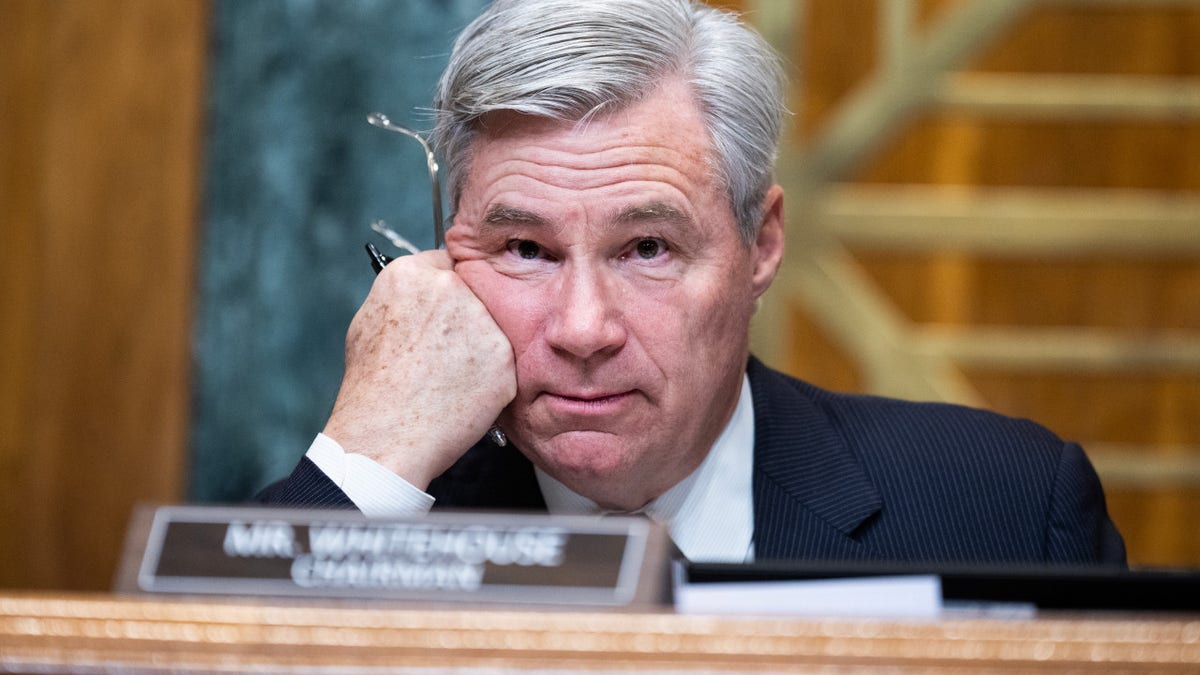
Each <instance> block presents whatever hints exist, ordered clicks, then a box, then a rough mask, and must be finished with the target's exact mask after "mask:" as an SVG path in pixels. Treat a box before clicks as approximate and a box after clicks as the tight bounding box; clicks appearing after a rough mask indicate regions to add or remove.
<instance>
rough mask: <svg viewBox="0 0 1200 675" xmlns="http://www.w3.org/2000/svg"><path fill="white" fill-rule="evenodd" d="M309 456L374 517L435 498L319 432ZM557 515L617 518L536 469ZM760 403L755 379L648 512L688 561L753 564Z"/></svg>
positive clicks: (420, 507)
mask: <svg viewBox="0 0 1200 675" xmlns="http://www.w3.org/2000/svg"><path fill="white" fill-rule="evenodd" d="M307 456H308V458H309V459H310V460H312V462H313V463H314V464H316V465H317V467H318V468H320V469H321V471H322V472H324V473H325V475H326V476H328V477H329V478H330V479H331V480H332V481H333V482H334V483H335V484H337V486H338V487H339V488H341V490H342V492H344V493H346V496H347V497H349V498H350V501H352V502H354V505H355V506H357V507H358V508H359V510H360V511H362V512H363V513H364V514H365V515H367V516H372V517H388V516H391V517H407V516H417V515H423V514H425V513H427V512H428V511H429V509H430V508H432V506H433V502H434V499H433V497H431V496H430V495H428V494H426V493H425V492H424V491H422V490H419V489H418V488H416V487H415V486H414V485H412V484H411V483H409V482H408V481H406V480H404V479H403V478H401V477H399V476H397V475H396V474H394V473H392V472H391V471H388V470H387V469H385V468H384V467H383V466H382V465H380V464H378V463H376V462H375V461H373V460H371V459H369V458H368V457H365V456H363V455H359V454H355V453H348V452H345V451H344V450H343V449H342V447H341V445H339V444H338V443H337V441H335V440H333V439H332V438H329V437H328V436H325V435H324V434H318V435H317V438H316V440H314V441H313V443H312V445H311V446H310V447H309V449H308V453H307ZM534 470H535V472H536V474H537V480H538V485H539V486H540V487H541V489H542V495H543V496H544V497H545V499H546V508H547V510H548V511H549V512H550V513H552V514H569V515H596V516H597V517H601V516H605V515H611V512H606V511H604V510H603V509H601V508H600V507H599V506H598V505H597V504H596V503H595V502H593V501H592V500H590V499H588V498H587V497H584V496H582V495H580V494H578V493H576V492H573V491H572V490H570V489H569V488H567V487H566V486H565V485H563V484H562V483H560V482H558V481H557V480H555V479H554V478H551V477H550V476H549V475H547V474H546V473H545V472H543V471H542V470H540V469H536V468H535V469H534ZM753 474H754V404H753V401H752V400H751V396H750V380H749V378H747V377H745V376H743V378H742V391H741V395H740V396H739V397H738V403H737V407H736V408H735V409H734V411H733V416H732V417H730V419H729V423H728V424H726V425H725V429H724V430H722V431H721V435H720V436H718V437H717V441H716V443H714V444H713V447H712V449H711V450H710V451H709V453H708V456H707V457H705V459H704V461H703V462H701V464H700V466H699V467H697V468H696V470H695V471H693V472H692V473H691V474H690V475H688V476H687V477H686V478H684V479H683V480H682V481H680V482H679V483H677V484H675V486H674V487H672V488H671V489H669V490H667V491H666V492H664V493H663V494H661V495H659V496H658V497H657V498H656V499H654V500H653V501H651V502H650V503H649V504H648V505H646V507H645V508H644V509H642V510H641V513H645V514H646V515H647V516H648V517H649V518H651V519H652V520H654V521H655V522H657V523H660V524H662V525H663V526H665V527H666V528H667V529H668V530H669V531H670V533H671V538H672V539H673V540H674V541H675V545H676V546H677V547H679V550H680V552H682V553H683V555H685V556H686V557H687V558H688V560H692V561H696V562H699V561H703V562H750V561H753V559H754V542H753V538H754V496H753V493H754V490H753Z"/></svg>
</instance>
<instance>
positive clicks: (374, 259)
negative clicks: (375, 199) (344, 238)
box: [367, 242, 508, 448]
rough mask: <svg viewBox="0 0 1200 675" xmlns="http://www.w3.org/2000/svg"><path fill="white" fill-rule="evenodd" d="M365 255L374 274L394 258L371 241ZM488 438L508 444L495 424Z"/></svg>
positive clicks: (505, 437) (501, 443) (497, 442)
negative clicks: (382, 251) (368, 257)
mask: <svg viewBox="0 0 1200 675" xmlns="http://www.w3.org/2000/svg"><path fill="white" fill-rule="evenodd" d="M367 255H368V256H370V257H371V269H373V270H375V274H376V276H378V275H379V273H380V272H382V271H383V268H384V267H386V266H387V264H388V263H390V262H392V261H393V260H395V258H392V257H389V256H386V255H384V254H383V253H380V251H379V249H377V248H375V244H372V243H371V242H367ZM488 438H491V439H492V442H493V443H495V444H496V445H498V446H500V447H502V448H503V447H504V446H506V445H508V437H507V436H505V435H504V432H503V431H501V430H500V427H498V426H496V425H495V424H493V425H492V428H491V429H488Z"/></svg>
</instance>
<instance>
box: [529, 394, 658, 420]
mask: <svg viewBox="0 0 1200 675" xmlns="http://www.w3.org/2000/svg"><path fill="white" fill-rule="evenodd" d="M634 393H635V390H627V391H620V392H553V391H547V392H544V393H543V394H542V397H543V398H544V399H545V404H546V405H547V406H549V407H550V409H551V410H553V411H555V412H557V413H561V414H568V415H587V416H592V415H611V414H614V413H617V412H620V411H621V410H623V409H624V408H625V407H626V406H628V405H630V404H631V403H632V401H633V397H634Z"/></svg>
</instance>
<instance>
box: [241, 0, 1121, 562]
mask: <svg viewBox="0 0 1200 675" xmlns="http://www.w3.org/2000/svg"><path fill="white" fill-rule="evenodd" d="M782 100H783V96H782V87H781V77H780V69H779V66H778V64H777V61H776V58H775V57H774V55H773V54H772V52H771V50H770V49H769V48H768V47H767V46H766V45H765V44H764V43H763V42H762V40H761V39H760V38H759V37H758V36H757V35H756V34H755V33H753V32H752V31H750V30H749V29H747V28H745V27H744V26H743V25H742V24H740V23H739V22H738V21H737V20H736V19H735V18H734V17H733V16H731V15H729V14H727V13H723V12H720V11H717V10H715V9H712V8H709V7H706V6H704V5H702V4H700V3H696V2H689V1H688V0H607V1H605V2H595V1H594V0H498V1H497V2H495V3H494V4H493V5H492V6H491V7H490V8H489V9H488V10H487V11H486V12H485V13H484V14H483V15H482V16H481V17H480V18H479V19H477V20H476V21H475V22H474V23H472V24H471V25H470V26H469V27H468V28H467V29H466V30H465V31H464V32H463V33H462V35H461V36H460V37H459V39H458V41H457V42H456V44H455V48H454V52H453V54H452V56H451V61H450V64H449V66H448V67H447V70H446V72H445V74H444V75H443V78H442V80H441V82H440V84H439V89H438V94H437V100H436V101H435V109H436V114H437V129H436V134H435V141H436V145H437V147H438V148H439V149H440V151H441V153H442V155H443V158H444V163H445V164H446V165H447V167H448V170H449V185H450V200H451V204H452V207H453V213H454V215H453V223H452V226H451V227H450V229H449V230H448V232H447V236H446V249H445V251H431V252H427V253H422V254H419V255H415V256H411V257H407V258H403V259H401V260H398V261H396V262H395V263H393V264H391V265H389V266H388V267H387V268H385V270H384V272H383V273H382V274H380V275H379V278H378V279H377V281H376V283H375V286H374V287H373V289H372V290H371V293H370V295H369V296H368V298H367V300H366V301H365V303H364V304H363V306H362V308H361V310H360V311H359V313H358V315H357V316H356V317H355V319H354V321H353V323H352V324H351V327H350V332H349V336H348V338H347V347H346V374H345V379H344V380H343V382H342V388H341V390H340V392H339V395H338V399H337V403H336V404H335V406H334V410H333V413H332V415H331V417H330V419H329V422H328V424H327V425H326V427H325V431H324V433H323V434H322V435H321V436H320V437H318V439H317V440H316V442H314V444H313V446H312V448H310V450H309V453H308V455H307V456H306V458H305V459H304V460H303V461H302V462H301V464H300V466H299V467H298V468H297V470H296V472H294V473H293V474H292V476H291V477H290V478H288V479H286V480H285V481H282V482H281V483H279V484H276V485H274V486H272V487H271V488H269V489H268V490H267V491H265V492H264V493H263V495H261V497H262V499H263V500H265V501H269V502H274V503H293V504H295V503H299V504H309V505H318V504H329V505H342V506H357V507H358V508H360V509H362V510H363V511H364V512H366V513H368V514H369V515H370V514H378V515H385V514H401V513H414V512H423V511H424V510H427V509H429V508H430V507H431V506H433V505H434V503H435V502H436V504H437V505H438V506H439V507H443V506H450V507H473V508H477V507H490V508H504V509H516V508H541V509H548V510H549V511H551V512H557V513H579V512H591V513H596V512H633V511H642V512H645V513H647V514H648V515H650V517H652V518H655V519H656V520H659V521H661V522H663V523H664V524H666V525H667V526H668V527H669V528H670V530H671V534H672V536H673V538H674V539H675V540H676V543H677V544H678V546H679V547H680V549H681V551H682V552H683V553H684V554H685V555H687V556H688V557H689V558H690V559H693V560H710V561H745V560H752V559H765V558H820V559H881V560H883V559H885V560H907V561H957V562H968V561H989V562H1003V561H1022V562H1058V563H1082V562H1095V561H1105V562H1110V563H1119V564H1120V563H1123V562H1124V548H1123V544H1122V542H1121V539H1120V535H1119V534H1118V533H1117V532H1116V529H1115V528H1114V527H1113V526H1112V523H1111V521H1110V520H1109V519H1108V516H1107V514H1106V513H1105V507H1104V498H1103V494H1102V492H1101V490H1100V486H1099V483H1098V481H1097V479H1096V476H1095V473H1094V471H1093V470H1092V468H1091V466H1090V465H1089V464H1088V462H1087V460H1086V458H1084V456H1083V454H1082V451H1081V450H1080V449H1079V447H1078V446H1077V445H1074V444H1070V443H1064V442H1062V441H1061V440H1059V439H1057V438H1055V437H1054V436H1053V435H1052V434H1050V433H1049V432H1047V431H1045V430H1044V429H1042V428H1040V427H1037V426H1036V425H1033V424H1031V423H1028V422H1023V421H1017V420H1010V419H1007V418H1002V417H999V416H996V415H992V414H990V413H985V412H982V411H976V410H968V409H963V408H956V407H951V406H933V405H920V404H912V403H903V402H899V401H889V400H882V399H874V398H869V397H855V396H844V395H836V394H832V393H830V392H825V391H823V390H820V389H817V388H815V387H812V386H811V385H808V384H806V383H803V382H799V381H797V380H793V379H790V378H787V377H785V376H783V375H780V374H778V373H775V372H773V371H771V370H769V369H767V368H765V367H764V366H762V365H761V364H760V363H758V362H757V361H755V360H754V359H752V358H750V356H749V346H748V344H749V341H748V331H749V323H750V318H751V315H752V314H753V312H754V308H755V304H756V301H757V299H758V298H759V296H760V295H761V294H762V293H763V292H765V291H766V290H767V288H768V286H769V285H770V283H771V281H772V279H773V277H774V275H775V273H776V270H777V269H778V267H779V264H780V260H781V258H782V255H783V193H782V190H781V189H780V187H779V186H778V185H776V184H774V182H773V180H772V165H773V161H774V156H775V149H776V143H777V139H778V135H779V129H780V119H781V117H782V113H783V105H782ZM493 421H498V423H499V426H500V427H501V428H502V429H503V431H504V432H505V433H506V434H507V436H508V438H509V439H510V440H511V445H510V446H509V447H506V448H500V447H497V446H495V445H493V444H492V443H491V442H490V441H486V440H485V441H480V440H479V439H480V438H481V437H483V436H484V434H485V432H486V431H487V429H488V427H489V426H490V425H491V424H492V423H493Z"/></svg>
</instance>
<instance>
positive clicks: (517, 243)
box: [508, 239, 542, 260]
mask: <svg viewBox="0 0 1200 675" xmlns="http://www.w3.org/2000/svg"><path fill="white" fill-rule="evenodd" d="M508 250H510V251H512V252H513V253H516V254H517V255H519V256H521V257H522V258H524V259H525V260H537V259H538V258H539V257H541V255H542V247H541V246H539V245H538V243H537V242H536V241H530V240H528V239H514V240H513V241H510V242H508Z"/></svg>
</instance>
